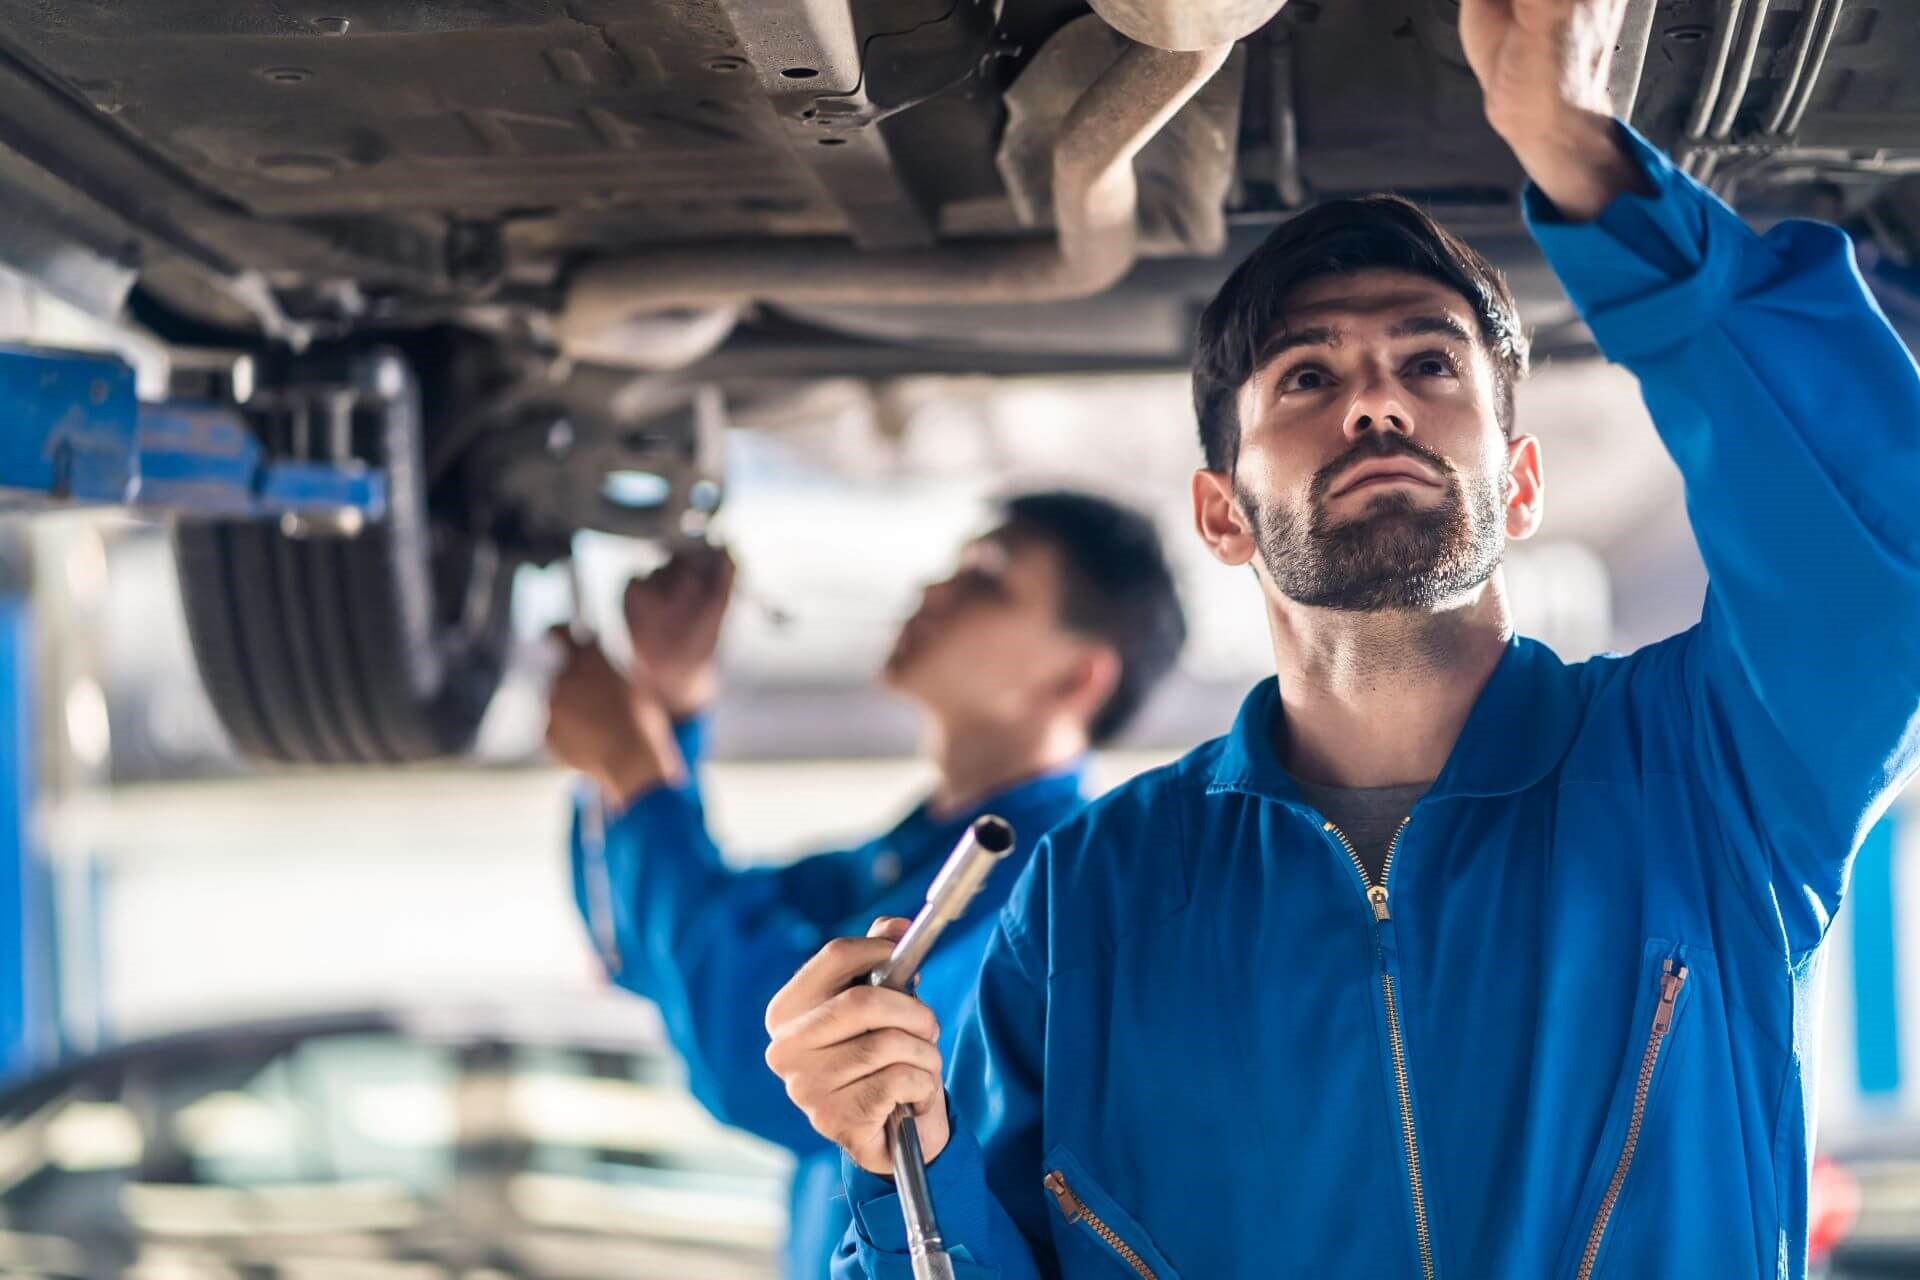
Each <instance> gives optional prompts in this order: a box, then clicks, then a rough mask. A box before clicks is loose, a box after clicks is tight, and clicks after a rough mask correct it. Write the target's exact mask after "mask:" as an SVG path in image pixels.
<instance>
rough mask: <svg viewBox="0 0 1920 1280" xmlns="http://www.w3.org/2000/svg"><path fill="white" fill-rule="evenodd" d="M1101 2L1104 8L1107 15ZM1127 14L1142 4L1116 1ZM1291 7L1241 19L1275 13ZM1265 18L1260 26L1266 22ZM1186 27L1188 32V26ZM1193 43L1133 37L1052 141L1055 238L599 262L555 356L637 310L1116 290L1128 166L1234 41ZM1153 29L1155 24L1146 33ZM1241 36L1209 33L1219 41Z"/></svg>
mask: <svg viewBox="0 0 1920 1280" xmlns="http://www.w3.org/2000/svg"><path fill="white" fill-rule="evenodd" d="M1105 2H1106V0H1103V7H1104V3H1105ZM1121 3H1122V4H1123V5H1125V6H1128V7H1132V8H1141V7H1143V6H1144V7H1147V8H1151V7H1153V6H1151V5H1146V4H1145V0H1121ZM1281 3H1283V0H1261V2H1260V3H1258V4H1255V5H1252V6H1249V5H1247V4H1245V3H1240V2H1238V0H1225V2H1224V3H1222V4H1221V5H1220V6H1219V7H1220V8H1223V9H1231V10H1234V11H1236V12H1240V13H1241V19H1240V21H1241V22H1243V23H1244V22H1246V21H1250V20H1251V18H1250V17H1249V16H1248V12H1247V11H1249V10H1250V9H1259V10H1264V14H1265V17H1271V16H1272V15H1273V13H1275V12H1277V11H1278V10H1279V8H1280V5H1281ZM1160 7H1161V8H1163V9H1164V10H1165V12H1166V13H1167V14H1169V15H1178V14H1181V13H1184V12H1185V11H1186V10H1187V9H1189V8H1191V9H1194V10H1202V9H1211V8H1213V7H1214V6H1211V5H1207V4H1202V3H1200V2H1199V0H1167V3H1166V4H1165V5H1163V6H1160ZM1265 17H1263V18H1262V19H1261V21H1264V20H1265ZM1174 21H1175V23H1176V24H1177V25H1179V29H1180V30H1183V31H1188V32H1189V33H1190V32H1191V30H1194V29H1197V28H1193V27H1192V24H1191V23H1184V24H1182V22H1181V20H1180V19H1179V18H1178V17H1177V16H1176V17H1175V18H1174ZM1258 26H1259V23H1258V22H1255V23H1254V25H1253V26H1251V27H1248V28H1247V29H1246V30H1245V31H1238V33H1237V34H1235V35H1227V36H1225V37H1224V38H1223V39H1222V40H1221V41H1220V42H1219V43H1217V44H1211V45H1208V46H1206V47H1204V48H1199V49H1180V50H1174V49H1163V48H1156V47H1153V46H1152V45H1150V44H1142V43H1135V44H1133V45H1130V46H1129V47H1128V48H1127V49H1125V50H1124V51H1123V52H1122V53H1121V55H1120V57H1119V58H1118V59H1117V60H1115V62H1114V63H1113V65H1112V66H1111V67H1109V68H1108V69H1107V71H1106V72H1105V74H1103V75H1102V76H1101V77H1100V78H1099V79H1098V80H1096V81H1094V83H1093V84H1092V85H1091V86H1089V87H1088V89H1087V91H1086V92H1085V93H1083V94H1082V95H1081V96H1080V98H1079V100H1078V101H1077V102H1076V103H1075V104H1074V107H1073V110H1072V111H1071V112H1070V113H1069V114H1068V116H1067V119H1066V122H1065V124H1064V125H1063V126H1062V127H1061V130H1060V134H1059V137H1058V139H1057V140H1056V141H1055V143H1054V147H1053V206H1054V222H1055V225H1056V227H1057V236H1056V238H1055V239H1053V240H1051V241H1038V240H1035V241H1016V242H1013V243H1006V242H997V243H982V244H953V245H947V246H944V247H941V248H937V249H927V250H910V251H905V252H897V253H862V252H860V251H858V250H856V249H854V248H853V247H852V246H851V245H848V244H842V243H839V242H834V243H827V244H823V243H820V242H817V241H816V242H807V243H790V244H766V243H758V242H756V243H750V244H741V245H709V246H694V247H691V248H677V247H676V248H662V249H655V250H650V251H648V252H645V253H640V254H635V255H631V256H628V257H622V258H615V259H611V260H607V261H602V262H598V263H594V264H592V265H589V266H587V267H585V268H583V269H582V270H581V271H580V272H579V273H578V274H577V275H576V276H575V277H574V278H573V280H572V282H571V283H570V285H569V286H568V289H567V294H566V298H565V300H564V301H563V303H562V304H561V309H560V312H559V315H558V316H557V317H556V321H555V331H556V335H557V337H558V339H559V342H560V345H561V348H562V349H563V350H565V351H567V352H568V353H569V354H575V353H579V354H583V355H584V354H585V353H586V352H587V351H588V350H589V349H591V348H593V347H595V346H596V345H598V344H595V343H594V342H593V338H594V336H595V335H596V334H599V333H601V332H602V331H603V330H605V329H607V328H608V327H610V326H612V325H616V324H618V323H620V322H621V321H622V320H625V319H626V318H628V317H630V316H633V315H635V314H638V313H648V312H659V311H669V310H682V309H686V310H694V309H698V310H706V309H710V308H716V307H725V306H729V305H735V304H739V303H742V302H749V301H754V300H766V301H776V302H777V301H785V302H796V303H798V302H813V303H869V304H908V305H912V304H916V303H920V304H924V303H1008V302H1051V301H1058V300H1062V299H1067V298H1083V297H1086V296H1088V295H1090V294H1095V293H1099V292H1101V291H1103V290H1105V289H1108V288H1110V287H1111V286H1113V285H1114V284H1116V283H1118V282H1119V280H1120V279H1121V277H1123V276H1124V275H1126V274H1127V272H1128V271H1129V270H1130V269H1131V268H1132V266H1133V263H1134V259H1135V257H1136V255H1137V252H1138V241H1139V234H1138V225H1137V218H1138V204H1139V186H1138V184H1137V183H1136V181H1135V180H1134V174H1133V160H1134V157H1135V156H1136V155H1138V154H1139V152H1140V149H1141V148H1142V147H1144V146H1145V145H1146V144H1147V142H1148V141H1150V140H1151V139H1152V138H1153V136H1154V135H1155V134H1157V133H1159V132H1160V130H1161V129H1162V128H1163V127H1164V126H1165V125H1166V123H1167V121H1168V120H1170V119H1172V118H1173V116H1174V114H1175V113H1176V112H1178V111H1179V110H1180V108H1181V107H1183V106H1185V105H1186V104H1187V102H1188V100H1190V99H1191V98H1192V97H1193V95H1194V94H1196V93H1198V92H1199V91H1200V89H1201V87H1202V86H1203V85H1205V84H1206V83H1207V81H1208V80H1209V79H1211V78H1212V77H1213V74H1214V73H1215V72H1216V71H1218V70H1219V69H1220V67H1221V65H1222V64H1223V63H1224V62H1225V61H1226V59H1227V55H1228V54H1229V53H1231V52H1232V50H1233V41H1234V40H1235V39H1237V38H1238V36H1239V35H1245V34H1247V33H1248V32H1250V31H1252V30H1254V29H1257V27H1258ZM1149 29H1151V28H1149ZM1229 30H1235V28H1230V27H1223V28H1211V27H1210V28H1207V29H1206V30H1205V31H1203V32H1202V34H1218V33H1220V32H1223V31H1229Z"/></svg>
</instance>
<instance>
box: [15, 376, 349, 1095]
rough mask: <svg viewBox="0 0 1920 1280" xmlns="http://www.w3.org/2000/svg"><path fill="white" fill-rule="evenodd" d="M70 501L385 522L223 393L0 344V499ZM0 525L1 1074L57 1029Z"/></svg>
mask: <svg viewBox="0 0 1920 1280" xmlns="http://www.w3.org/2000/svg"><path fill="white" fill-rule="evenodd" d="M67 504H81V505H86V504H94V505H101V506H122V507H133V508H136V509H140V510H143V511H147V512H150V513H171V514H182V515H190V516H200V517H224V518H260V519H274V518H285V517H298V518H312V519H315V520H316V521H317V522H318V523H320V525H321V527H328V528H333V529H336V530H350V529H357V528H359V527H362V526H364V525H367V524H372V523H375V522H378V521H380V520H382V519H384V518H385V515H386V505H387V476H386V474H385V472H384V471H383V470H381V469H379V468H376V467H372V466H369V465H367V464H366V463H364V462H362V461H359V460H358V459H355V458H352V457H340V458H329V459H319V460H316V459H312V458H291V459H289V458H282V457H277V456H275V455H273V454H272V453H270V452H269V451H268V449H267V448H266V446H265V445H264V444H263V443H262V441H261V440H260V438H259V435H258V433H257V432H256V430H255V428H254V423H253V421H251V420H250V419H249V417H248V416H247V413H246V412H245V411H243V410H242V409H240V408H236V407H234V406H232V405H227V404H216V403H210V402H202V401H193V400H180V399H175V400H168V401H162V402H160V403H147V402H142V401H141V400H140V399H139V397H138V395H137V393H136V387H135V380H134V371H133V369H132V368H131V367H130V366H129V365H127V364H126V362H125V361H123V360H120V359H119V358H118V357H115V356H111V355H100V354H94V353H88V352H75V351H55V350H47V349H42V348H32V347H17V346H5V345H0V511H7V510H19V509H22V508H24V509H26V510H32V509H36V508H39V507H44V506H49V505H67ZM6 533H7V528H6V525H5V524H4V522H0V1080H4V1079H6V1078H8V1077H10V1076H12V1075H14V1074H16V1073H18V1072H21V1071H23V1070H27V1069H31V1068H33V1067H36V1066H40V1065H44V1064H45V1063H46V1062H47V1061H49V1060H50V1059H51V1058H53V1057H54V1056H55V1055H56V1054H57V1053H58V1050H59V1036H60V1020H59V1012H58V1009H57V1007H56V1005H57V1000H58V995H57V991H58V988H57V985H56V984H57V968H56V964H57V962H56V958H55V946H54V943H55V933H54V931H55V922H54V903H53V880H52V876H51V874H50V869H49V868H48V866H47V864H46V861H45V858H44V856H43V851H41V850H39V849H37V848H36V847H35V842H34V831H35V823H34V813H33V806H34V800H35V790H36V789H35V783H34V764H35V758H36V753H37V748H38V740H37V737H36V735H35V732H34V715H33V710H34V705H35V696H36V687H35V682H34V670H33V665H34V664H33V644H34V640H33V628H32V625H31V621H32V619H31V613H30V611H29V607H28V605H29V600H30V593H29V592H28V590H27V586H28V579H27V575H26V565H25V563H24V557H21V556H14V557H9V556H8V551H9V549H10V547H9V543H10V541H11V542H14V543H16V544H17V541H18V540H9V539H8V538H7V537H6V536H5V535H6ZM15 560H18V561H21V562H20V563H13V561H15Z"/></svg>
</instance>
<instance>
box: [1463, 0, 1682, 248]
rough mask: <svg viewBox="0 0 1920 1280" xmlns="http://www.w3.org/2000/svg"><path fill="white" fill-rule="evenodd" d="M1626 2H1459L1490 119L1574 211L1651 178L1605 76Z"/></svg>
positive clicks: (1592, 213) (1563, 208) (1595, 208)
mask: <svg viewBox="0 0 1920 1280" xmlns="http://www.w3.org/2000/svg"><path fill="white" fill-rule="evenodd" d="M1626 15H1627V0H1461V4H1460V42H1461V44H1462V45H1464V46H1465V48H1466V52H1467V63H1468V65H1470V66H1471V67H1472V68H1473V74H1474V75H1475V76H1477V77H1478V78H1479V80H1480V92H1481V96H1482V97H1483V99H1484V100H1485V104H1486V110H1487V122H1488V123H1489V124H1491V125H1492V126H1493V128H1494V132H1496V133H1498V134H1499V135H1500V136H1501V137H1502V138H1505V139H1506V141H1507V145H1508V146H1510V147H1512V148H1513V153H1514V155H1515V157H1516V158H1518V159H1519V161H1520V164H1521V167H1522V168H1524V169H1525V170H1526V171H1527V176H1528V177H1530V178H1532V179H1533V181H1534V183H1535V184H1536V185H1537V186H1538V187H1539V188H1540V189H1541V191H1542V192H1544V193H1545V194H1546V196H1547V198H1548V199H1550V200H1552V201H1553V203H1554V205H1555V206H1556V207H1557V208H1558V209H1559V210H1560V212H1561V213H1562V214H1563V215H1565V216H1566V217H1567V218H1570V219H1572V220H1575V221H1585V220H1589V219H1592V218H1596V217H1598V216H1599V215H1600V212H1601V210H1602V209H1604V208H1606V206H1607V204H1608V203H1609V202H1610V201H1611V200H1612V199H1613V198H1614V197H1615V196H1617V195H1619V194H1621V193H1622V192H1623V191H1628V190H1635V189H1644V188H1645V187H1646V179H1645V176H1644V175H1643V174H1641V173H1640V171H1639V168H1638V166H1636V165H1635V164H1634V162H1633V160H1632V158H1631V157H1630V156H1628V155H1627V153H1626V151H1625V150H1624V148H1622V147H1621V145H1620V140H1619V137H1618V134H1617V133H1616V131H1615V128H1614V124H1613V119H1612V114H1613V101H1612V95H1611V94H1610V93H1609V92H1608V88H1607V81H1608V77H1609V75H1610V74H1611V73H1612V70H1613V52H1614V48H1615V46H1616V45H1618V44H1619V41H1620V28H1621V26H1622V24H1623V23H1624V22H1625V20H1626Z"/></svg>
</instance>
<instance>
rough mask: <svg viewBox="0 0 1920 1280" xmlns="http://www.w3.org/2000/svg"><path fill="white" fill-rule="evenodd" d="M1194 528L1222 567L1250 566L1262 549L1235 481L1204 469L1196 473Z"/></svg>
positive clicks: (1194, 474) (1194, 475) (1194, 476)
mask: <svg viewBox="0 0 1920 1280" xmlns="http://www.w3.org/2000/svg"><path fill="white" fill-rule="evenodd" d="M1193 527H1194V529H1195V531H1197V532H1198V533H1199V535H1200V541H1202V542H1204V543H1206V544H1207V550H1208V551H1211V552H1212V553H1213V558H1214V559H1215V560H1218V561H1219V562H1220V563H1221V564H1225V565H1233V566H1235V567H1238V566H1240V565H1243V564H1247V563H1249V562H1250V561H1251V560H1252V559H1253V557H1254V555H1255V553H1257V552H1258V551H1259V549H1260V548H1259V545H1258V543H1257V542H1256V541H1255V539H1254V536H1253V530H1252V529H1250V528H1248V527H1247V521H1246V517H1245V516H1244V515H1242V514H1241V511H1240V503H1239V502H1238V501H1237V500H1236V499H1235V497H1234V493H1233V477H1232V476H1230V475H1227V474H1226V473H1224V472H1220V471H1209V470H1207V469H1206V468H1204V467H1202V468H1201V469H1200V470H1198V471H1196V472H1194V473H1193Z"/></svg>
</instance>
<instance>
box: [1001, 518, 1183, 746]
mask: <svg viewBox="0 0 1920 1280" xmlns="http://www.w3.org/2000/svg"><path fill="white" fill-rule="evenodd" d="M999 508H1000V516H1001V519H1002V520H1003V522H1004V527H1005V528H1006V530H1007V531H1008V533H1009V534H1011V535H1012V536H1014V537H1016V538H1018V537H1021V536H1026V535H1032V536H1034V537H1037V538H1040V539H1042V540H1044V541H1045V542H1047V543H1048V544H1049V545H1051V546H1053V547H1055V548H1057V549H1058V550H1059V552H1060V561H1061V565H1062V567H1063V570H1064V572H1063V573H1062V575H1061V577H1062V584H1061V586H1062V589H1061V593H1060V594H1061V601H1060V620H1061V622H1062V623H1063V624H1064V625H1065V626H1066V627H1067V629H1068V630H1070V631H1076V632H1079V633H1080V634H1082V635H1085V636H1089V637H1091V638H1092V639H1095V640H1098V641H1101V642H1103V643H1105V644H1107V645H1109V646H1111V647H1112V649H1113V651H1114V652H1115V653H1116V654H1118V655H1119V657H1120V680H1119V682H1118V683H1117V684H1116V685H1115V686H1114V689H1113V694H1112V696H1110V697H1109V698H1108V699H1107V701H1106V704H1105V705H1104V706H1102V707H1101V708H1100V710H1099V712H1098V714H1096V715H1095V716H1094V718H1093V721H1092V723H1091V724H1089V725H1088V726H1087V736H1088V737H1089V738H1090V739H1092V741H1093V742H1094V744H1095V745H1096V746H1097V745H1099V744H1101V743H1104V742H1106V741H1108V740H1109V739H1110V738H1112V737H1113V735H1115V734H1116V733H1118V732H1119V731H1120V730H1121V729H1123V728H1125V727H1126V725H1127V722H1128V721H1130V720H1132V719H1133V716H1134V713H1135V712H1137V711H1139V710H1140V705H1141V704H1142V703H1143V702H1145V701H1146V699H1147V695H1148V694H1149V693H1151V692H1152V691H1153V687H1154V686H1155V685H1157V684H1159V683H1160V678H1161V677H1162V676H1164V675H1166V674H1167V672H1168V671H1169V670H1171V669H1172V667H1173V662H1174V659H1175V658H1178V657H1179V656H1180V648H1181V646H1182V645H1184V644H1185V643H1186V640H1187V620H1186V614H1185V613H1184V612H1183V611H1182V610H1181V608H1180V596H1179V593H1178V591H1176V590H1175V588H1174V585H1173V572H1172V570H1170V569H1169V568H1168V567H1167V558H1166V553H1165V552H1164V551H1163V550H1162V549H1161V546H1160V535H1159V534H1158V533H1157V532H1156V531H1155V529H1154V527H1153V522H1152V521H1151V520H1149V519H1148V518H1147V517H1146V516H1144V515H1142V514H1140V513H1139V512H1137V511H1134V510H1132V509H1131V508H1128V507H1124V506H1122V505H1120V504H1119V503H1117V502H1110V501H1108V500H1107V499H1105V498H1098V497H1095V496H1093V495H1092V494H1089V493H1076V492H1072V491H1069V490H1063V489H1056V490H1051V491H1048V492H1044V493H1023V494H1018V495H1016V496H1013V497H1010V498H1005V499H1003V500H1002V501H1001V502H1000V504H999Z"/></svg>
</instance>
